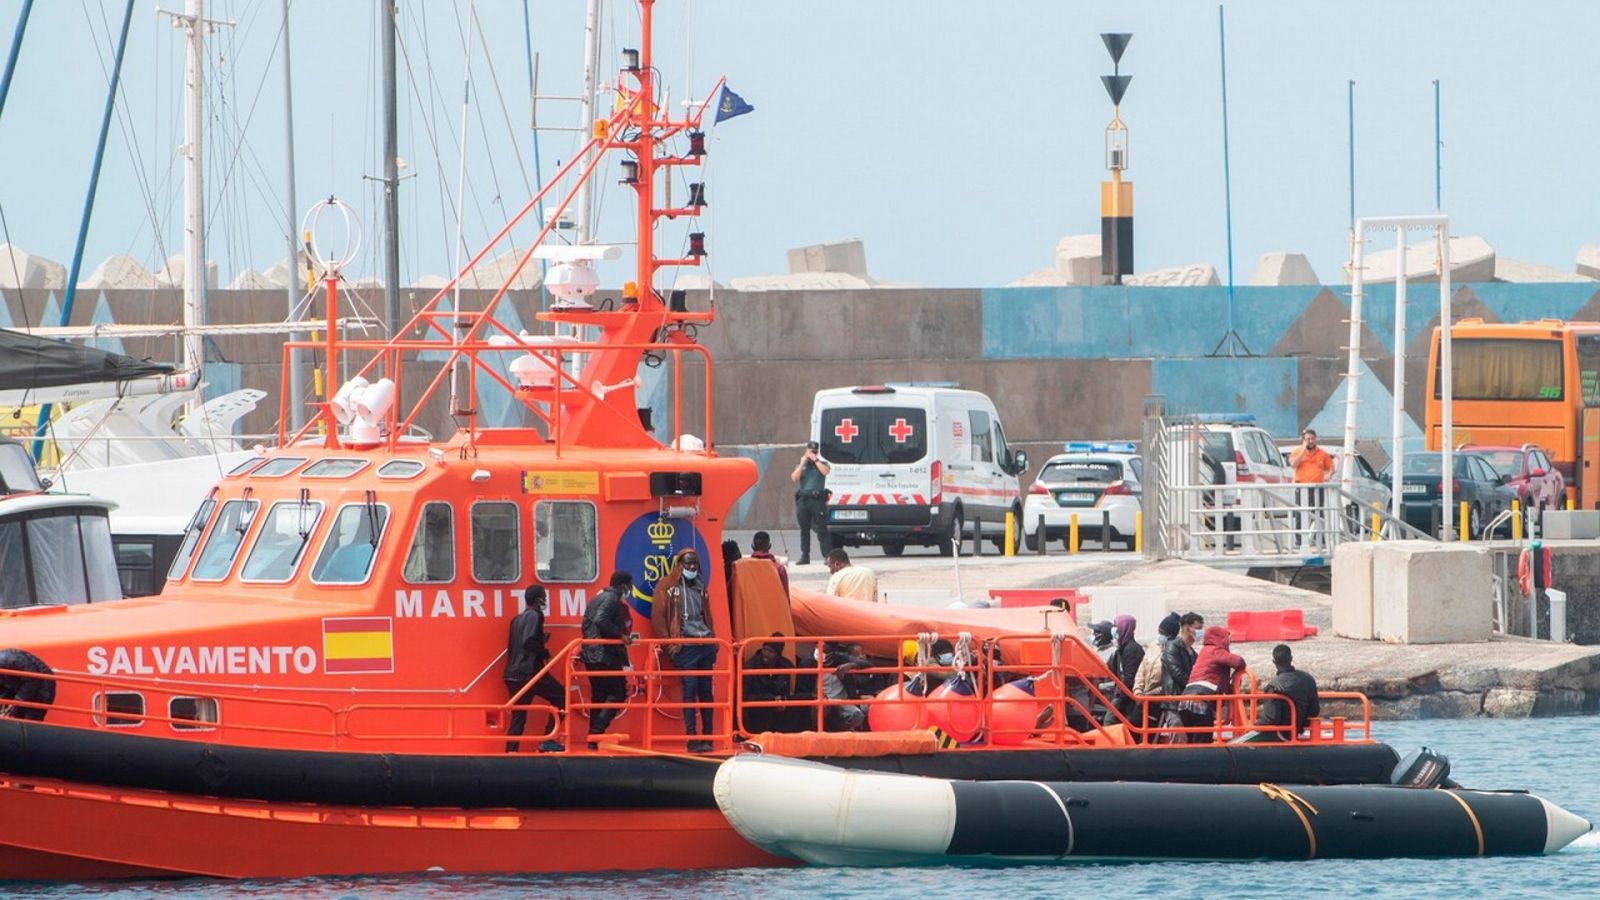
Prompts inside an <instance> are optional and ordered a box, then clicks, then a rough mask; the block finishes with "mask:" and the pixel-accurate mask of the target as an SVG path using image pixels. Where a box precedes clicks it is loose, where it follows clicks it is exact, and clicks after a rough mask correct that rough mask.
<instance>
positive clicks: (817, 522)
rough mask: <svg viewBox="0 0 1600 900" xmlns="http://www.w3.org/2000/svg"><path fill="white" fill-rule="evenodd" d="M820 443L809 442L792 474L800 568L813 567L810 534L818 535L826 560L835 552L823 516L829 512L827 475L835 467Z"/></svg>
mask: <svg viewBox="0 0 1600 900" xmlns="http://www.w3.org/2000/svg"><path fill="white" fill-rule="evenodd" d="M817 449H818V448H817V442H816V441H807V442H806V452H805V453H804V454H802V455H801V457H800V462H799V463H798V464H797V465H796V466H795V467H794V471H792V472H790V473H789V480H790V481H792V482H794V483H795V485H796V487H795V492H794V514H795V519H796V520H797V521H798V522H799V523H800V559H799V560H797V561H796V562H795V565H797V566H809V565H811V532H813V531H815V532H816V533H817V550H818V551H819V552H820V553H821V554H822V555H823V556H827V555H828V551H829V550H831V549H833V542H832V541H831V540H829V538H828V523H827V520H826V519H825V518H824V516H826V515H827V511H828V473H829V472H830V471H832V470H833V467H832V466H830V465H828V461H827V460H825V459H823V458H822V455H821V454H819V453H818V452H817Z"/></svg>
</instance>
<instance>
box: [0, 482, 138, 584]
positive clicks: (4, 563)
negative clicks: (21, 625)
mask: <svg viewBox="0 0 1600 900" xmlns="http://www.w3.org/2000/svg"><path fill="white" fill-rule="evenodd" d="M121 596H122V585H121V583H120V582H119V581H118V579H117V565H116V558H115V553H114V551H113V549H112V546H111V528H110V526H109V524H108V523H107V519H106V513H105V511H104V510H102V509H94V508H84V507H59V508H53V509H44V510H37V511H34V512H32V513H29V514H26V515H22V516H18V517H15V518H12V519H9V520H6V521H4V522H0V607H5V608H8V609H9V608H16V607H20V606H47V605H48V606H55V605H71V604H77V603H92V602H95V601H102V600H116V599H119V598H120V597H121Z"/></svg>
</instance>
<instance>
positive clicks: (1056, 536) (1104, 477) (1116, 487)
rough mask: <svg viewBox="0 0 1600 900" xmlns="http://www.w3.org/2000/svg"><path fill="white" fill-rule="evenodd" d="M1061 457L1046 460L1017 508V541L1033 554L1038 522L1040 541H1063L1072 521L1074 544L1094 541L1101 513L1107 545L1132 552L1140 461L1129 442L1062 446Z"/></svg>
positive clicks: (1099, 525) (1140, 469) (1085, 442)
mask: <svg viewBox="0 0 1600 900" xmlns="http://www.w3.org/2000/svg"><path fill="white" fill-rule="evenodd" d="M1062 449H1063V450H1065V451H1066V452H1065V453H1061V454H1059V455H1056V456H1052V457H1050V459H1049V460H1047V461H1046V462H1045V464H1044V467H1043V468H1041V469H1040V470H1039V475H1038V477H1037V478H1035V479H1034V480H1033V486H1032V487H1031V488H1029V489H1028V495H1027V497H1026V498H1024V500H1023V504H1022V539H1023V541H1024V542H1025V543H1026V544H1027V545H1028V549H1029V550H1037V549H1039V539H1040V537H1041V532H1040V530H1039V529H1040V520H1041V519H1042V520H1043V523H1044V531H1043V533H1042V537H1043V538H1044V540H1046V541H1054V540H1061V541H1066V540H1068V532H1069V531H1070V529H1071V524H1072V516H1073V515H1074V514H1076V515H1077V517H1078V536H1079V538H1080V540H1091V541H1098V540H1099V539H1100V528H1101V525H1102V524H1103V522H1104V521H1105V519H1106V518H1107V514H1109V518H1110V523H1111V535H1110V537H1111V540H1112V541H1120V542H1122V544H1123V546H1125V547H1127V548H1128V549H1129V550H1132V549H1133V544H1134V528H1135V521H1136V515H1137V513H1138V511H1139V503H1140V501H1141V499H1142V498H1143V496H1144V491H1143V489H1142V488H1141V487H1140V480H1141V476H1142V475H1143V472H1144V461H1143V459H1142V458H1141V457H1140V456H1139V453H1138V447H1137V446H1136V445H1135V444H1134V443H1133V442H1132V441H1111V442H1100V441H1068V442H1067V443H1066V444H1064V445H1063V446H1062Z"/></svg>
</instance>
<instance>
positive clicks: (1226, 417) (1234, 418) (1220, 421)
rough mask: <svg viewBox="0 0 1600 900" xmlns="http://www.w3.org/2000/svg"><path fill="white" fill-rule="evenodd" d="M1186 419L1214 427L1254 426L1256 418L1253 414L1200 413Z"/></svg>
mask: <svg viewBox="0 0 1600 900" xmlns="http://www.w3.org/2000/svg"><path fill="white" fill-rule="evenodd" d="M1186 418H1188V419H1190V420H1192V421H1195V422H1200V423H1205V424H1213V425H1254V424H1255V423H1256V417H1255V416H1254V415H1253V414H1251V413H1198V414H1196V415H1192V416H1187V417H1186Z"/></svg>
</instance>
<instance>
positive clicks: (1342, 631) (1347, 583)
mask: <svg viewBox="0 0 1600 900" xmlns="http://www.w3.org/2000/svg"><path fill="white" fill-rule="evenodd" d="M1378 546H1379V545H1378V544H1377V543H1375V542H1373V541H1348V542H1346V543H1343V544H1340V545H1339V547H1338V548H1337V549H1336V550H1334V551H1333V633H1334V634H1336V635H1338V636H1339V637H1344V638H1354V639H1356V640H1358V641H1370V640H1372V638H1373V636H1374V635H1373V631H1372V555H1373V552H1374V551H1376V550H1377V549H1378Z"/></svg>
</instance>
